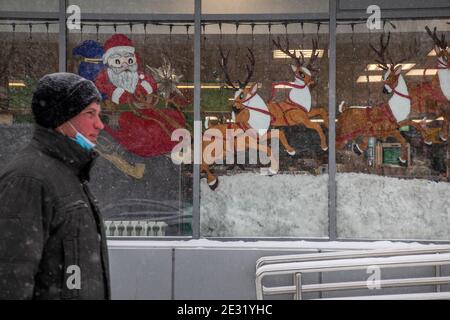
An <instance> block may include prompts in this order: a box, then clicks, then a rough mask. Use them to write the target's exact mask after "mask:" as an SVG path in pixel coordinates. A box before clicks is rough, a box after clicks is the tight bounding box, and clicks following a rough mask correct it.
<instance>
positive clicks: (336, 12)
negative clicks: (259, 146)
mask: <svg viewBox="0 0 450 320" xmlns="http://www.w3.org/2000/svg"><path fill="white" fill-rule="evenodd" d="M194 1H195V6H194V13H193V14H151V13H148V14H147V13H142V14H126V13H125V14H104V13H85V14H82V19H84V20H89V21H114V22H121V21H127V22H129V21H133V22H140V21H154V22H157V21H173V22H191V23H192V22H194V86H195V88H194V127H195V123H200V95H201V92H200V83H201V81H200V79H201V78H200V75H201V70H200V62H201V57H200V52H201V47H200V46H201V24H202V22H213V21H217V22H249V21H253V22H258V21H267V22H270V21H273V22H280V21H281V22H289V21H327V22H328V26H329V32H328V36H329V90H328V91H329V92H328V93H329V100H328V108H329V131H328V139H329V150H328V156H329V162H328V175H329V179H328V218H329V225H328V237H296V238H288V237H283V238H280V237H254V238H248V237H247V238H246V237H225V238H224V237H207V238H208V239H214V240H221V241H236V240H249V241H256V240H277V241H286V240H287V241H292V240H313V241H333V240H339V241H379V240H384V241H388V240H395V241H406V242H413V241H414V242H417V241H418V242H422V243H429V242H438V243H450V239H449V240H431V239H404V240H403V239H359V238H357V239H351V238H342V239H341V238H339V237H338V233H337V213H336V209H337V187H336V152H335V150H336V145H335V137H336V128H335V118H336V114H335V106H336V27H337V21H338V20H365V19H367V16H368V15H367V13H365V12H364V11H363V10H361V9H356V10H353V9H349V8H348V7H346V6H345V5H342V4H343V3H344V2H345V1H348V0H328V1H329V11H328V12H326V13H298V14H295V13H286V14H269V13H268V14H202V12H201V7H202V1H201V0H194ZM377 2H380V3H384V4H385V5H387V6H388V9H384V8H383V17H382V18H384V19H416V18H421V19H423V18H435V19H442V18H450V6H448V7H438V6H431V7H430V8H424V7H423V6H424V3H423V1H421V0H407V1H405V3H408V4H409V6H410V7H413V6H414V5H415V4H417V7H418V8H420V9H411V8H409V9H398V8H390V7H389V4H388V3H389V1H388V0H378V1H377ZM411 3H413V4H412V5H411ZM66 8H67V0H59V12H16V11H3V12H0V20H5V19H6V20H49V21H51V20H55V21H58V22H59V56H58V57H59V71H61V72H64V71H66V66H67V54H66V51H67V28H66V18H67V14H66ZM194 140H196V141H197V143H195V145H194V156H197V157H199V156H200V153H201V151H200V143H201V126H200V128H199V129H198V128H197V130H195V129H194ZM198 159H200V158H198ZM200 218H201V217H200V165H199V164H194V179H193V213H192V236H191V237H164V238H163V239H159V238H151V239H152V240H180V239H200V238H202V235H201V232H200ZM123 240H125V239H123Z"/></svg>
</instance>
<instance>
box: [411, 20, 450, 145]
mask: <svg viewBox="0 0 450 320" xmlns="http://www.w3.org/2000/svg"><path fill="white" fill-rule="evenodd" d="M425 30H426V31H427V33H428V35H429V36H430V37H431V38H432V39H433V42H434V50H435V52H436V58H437V66H436V68H437V69H438V71H437V74H436V75H435V76H434V78H433V79H432V80H431V81H425V82H422V83H420V84H417V85H414V86H410V87H409V92H410V96H411V108H412V110H413V111H414V112H415V113H417V114H425V115H427V116H430V115H431V116H432V117H433V118H434V119H436V118H439V117H442V118H443V119H444V121H443V122H442V126H441V128H440V130H439V137H440V139H441V140H442V141H447V139H448V134H449V133H448V126H449V114H448V113H449V112H450V63H449V61H450V48H449V47H448V46H447V42H446V41H445V36H444V35H443V34H442V35H441V38H439V37H438V36H437V34H436V27H435V28H434V30H433V32H431V30H430V28H428V26H426V27H425Z"/></svg>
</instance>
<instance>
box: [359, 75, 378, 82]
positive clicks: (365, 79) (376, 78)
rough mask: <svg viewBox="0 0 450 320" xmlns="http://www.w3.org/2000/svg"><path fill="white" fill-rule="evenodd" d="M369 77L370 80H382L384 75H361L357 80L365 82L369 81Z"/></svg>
mask: <svg viewBox="0 0 450 320" xmlns="http://www.w3.org/2000/svg"><path fill="white" fill-rule="evenodd" d="M367 78H369V82H381V81H383V76H368V77H367V76H359V77H358V80H356V82H358V83H363V82H367Z"/></svg>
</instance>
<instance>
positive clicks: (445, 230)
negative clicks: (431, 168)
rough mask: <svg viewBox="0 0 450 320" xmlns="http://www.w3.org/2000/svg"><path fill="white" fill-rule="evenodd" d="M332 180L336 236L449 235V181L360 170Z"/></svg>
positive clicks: (433, 237)
mask: <svg viewBox="0 0 450 320" xmlns="http://www.w3.org/2000/svg"><path fill="white" fill-rule="evenodd" d="M336 181H337V188H338V191H337V194H338V198H337V203H338V207H337V219H338V234H339V237H342V238H372V239H383V238H384V239H428V240H449V239H450V183H448V182H434V181H429V180H423V179H410V180H408V179H398V178H390V177H383V176H378V175H368V174H361V173H341V174H337V176H336Z"/></svg>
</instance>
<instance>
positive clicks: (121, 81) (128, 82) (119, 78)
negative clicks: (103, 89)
mask: <svg viewBox="0 0 450 320" xmlns="http://www.w3.org/2000/svg"><path fill="white" fill-rule="evenodd" d="M108 77H109V81H111V83H112V84H113V85H115V86H116V87H119V88H122V89H124V90H126V91H128V92H130V93H134V90H135V89H136V85H137V83H138V81H139V75H138V73H137V64H134V65H132V66H130V67H128V68H127V69H124V68H114V67H108Z"/></svg>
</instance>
